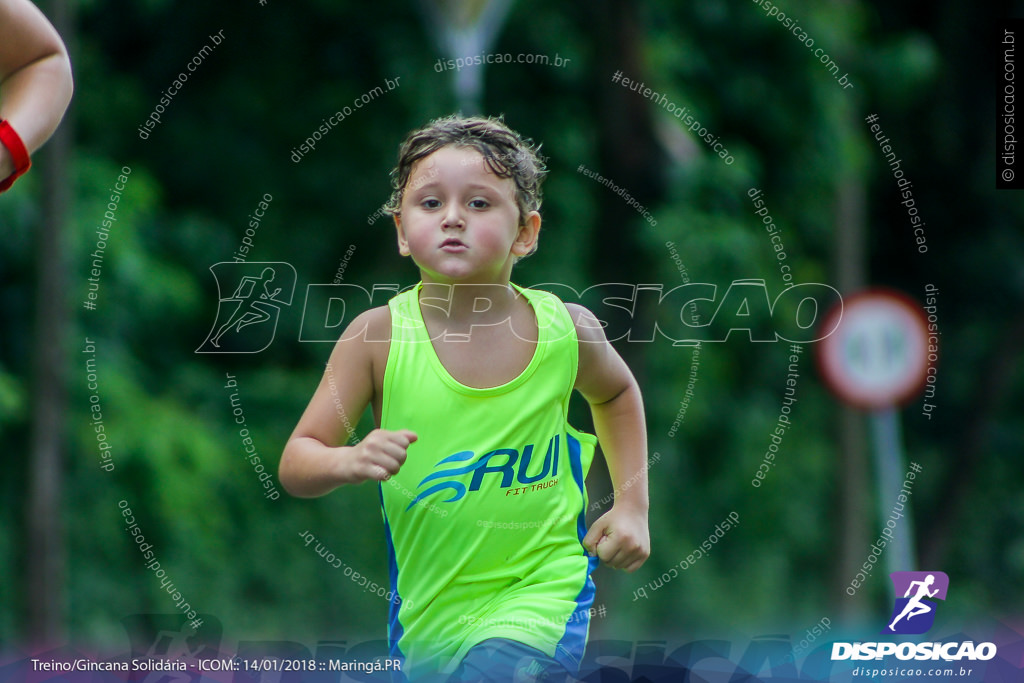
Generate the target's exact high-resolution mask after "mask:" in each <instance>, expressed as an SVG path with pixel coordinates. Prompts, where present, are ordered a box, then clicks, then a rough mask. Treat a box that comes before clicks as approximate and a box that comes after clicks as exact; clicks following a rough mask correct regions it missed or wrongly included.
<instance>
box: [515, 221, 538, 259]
mask: <svg viewBox="0 0 1024 683" xmlns="http://www.w3.org/2000/svg"><path fill="white" fill-rule="evenodd" d="M539 237H540V213H538V212H536V211H531V212H530V213H528V214H526V217H525V218H524V220H523V222H522V224H521V225H520V226H519V234H518V235H516V241H515V243H513V244H512V253H513V254H515V255H516V256H519V257H523V256H529V255H530V254H532V253H533V252H534V250H536V248H537V240H538V238H539Z"/></svg>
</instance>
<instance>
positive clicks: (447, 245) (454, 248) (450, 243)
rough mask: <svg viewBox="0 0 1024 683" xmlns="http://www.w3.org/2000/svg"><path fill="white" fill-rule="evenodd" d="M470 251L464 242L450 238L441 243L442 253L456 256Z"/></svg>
mask: <svg viewBox="0 0 1024 683" xmlns="http://www.w3.org/2000/svg"><path fill="white" fill-rule="evenodd" d="M466 249H469V247H467V246H466V245H465V244H464V243H463V242H460V241H459V240H457V239H454V238H449V239H446V240H445V241H444V242H441V251H444V252H448V253H449V254H455V253H459V252H462V251H465V250H466Z"/></svg>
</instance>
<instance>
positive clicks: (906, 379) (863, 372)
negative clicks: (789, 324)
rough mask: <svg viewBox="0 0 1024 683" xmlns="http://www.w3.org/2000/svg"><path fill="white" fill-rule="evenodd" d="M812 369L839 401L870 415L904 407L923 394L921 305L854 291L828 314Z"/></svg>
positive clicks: (890, 293)
mask: <svg viewBox="0 0 1024 683" xmlns="http://www.w3.org/2000/svg"><path fill="white" fill-rule="evenodd" d="M836 316H841V317H842V318H841V320H840V321H839V324H838V326H837V327H835V331H834V332H833V333H832V334H830V335H829V336H828V337H825V338H824V339H822V340H821V341H820V342H819V343H818V345H817V346H818V355H817V360H818V369H819V370H820V371H821V374H822V377H823V378H824V380H825V383H826V385H827V386H828V387H829V389H831V390H832V392H833V393H835V394H836V395H837V396H838V397H839V398H840V399H841V400H843V401H845V402H846V403H849V404H852V405H854V406H857V407H859V408H865V409H868V410H874V409H879V408H889V407H892V406H896V405H900V404H902V403H905V402H907V401H908V400H910V399H911V398H913V397H914V396H916V395H917V394H919V393H920V392H921V391H922V390H923V389H924V384H925V379H926V377H927V372H928V320H927V318H926V317H925V314H924V311H923V310H922V309H921V306H920V305H918V304H917V303H916V302H914V301H913V300H912V299H911V298H910V297H908V296H907V295H905V294H903V293H901V292H897V291H894V290H890V289H883V288H873V289H869V290H865V291H863V292H858V293H857V294H854V295H853V296H851V297H850V298H848V299H846V300H844V301H843V302H841V303H840V304H838V305H837V306H835V307H834V308H833V309H832V310H830V311H829V312H828V314H827V315H826V316H825V319H824V321H823V329H826V330H828V329H832V328H833V327H834V326H835V325H836V321H835V317H836Z"/></svg>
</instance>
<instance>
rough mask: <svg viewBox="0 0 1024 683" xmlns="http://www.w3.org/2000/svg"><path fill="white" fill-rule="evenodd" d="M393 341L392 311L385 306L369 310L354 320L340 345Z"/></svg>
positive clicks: (347, 328) (342, 337) (343, 334)
mask: <svg viewBox="0 0 1024 683" xmlns="http://www.w3.org/2000/svg"><path fill="white" fill-rule="evenodd" d="M390 340H391V311H390V310H389V309H388V307H387V306H386V305H385V306H375V307H374V308H370V309H367V310H365V311H363V312H362V313H360V314H359V315H357V316H356V317H355V318H353V319H352V322H350V323H349V324H348V327H346V328H345V331H344V332H342V333H341V337H340V338H339V339H338V343H339V344H341V343H345V342H358V341H364V342H370V341H390Z"/></svg>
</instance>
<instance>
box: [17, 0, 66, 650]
mask: <svg viewBox="0 0 1024 683" xmlns="http://www.w3.org/2000/svg"><path fill="white" fill-rule="evenodd" d="M70 4H71V3H70V2H68V0H54V2H53V3H52V4H51V8H52V11H51V21H52V22H53V24H54V26H55V27H56V29H57V31H58V33H60V34H61V36H62V37H63V38H64V40H65V43H66V44H67V45H68V46H69V49H70V47H71V43H70V40H69V39H70V38H71V31H72V18H71V11H72V10H71V7H70ZM40 156H41V161H40V163H39V165H38V169H37V170H38V172H39V174H40V180H41V181H42V187H43V206H42V221H41V224H40V225H39V230H38V232H37V233H36V243H35V251H36V278H37V280H36V287H35V291H36V298H35V322H34V325H33V336H34V339H35V344H34V348H35V355H34V357H33V359H32V387H33V391H32V427H31V437H30V438H31V457H32V460H31V464H30V467H29V496H28V566H27V569H28V581H27V584H28V596H27V610H28V630H27V632H28V636H29V641H30V643H31V644H32V646H34V647H49V646H53V645H57V644H60V643H61V642H62V641H63V640H64V637H65V630H64V629H65V622H66V614H65V612H66V599H65V573H66V567H65V549H64V527H63V523H62V520H61V512H62V507H61V489H62V478H63V450H64V443H65V439H64V437H65V432H66V429H65V416H66V394H67V390H66V382H67V372H66V361H67V355H66V354H65V348H66V343H65V342H66V333H67V330H68V327H69V323H70V311H69V310H68V306H67V298H66V296H65V292H66V291H67V287H66V282H65V273H66V272H67V268H66V266H67V257H66V254H65V244H64V236H63V235H64V232H65V230H66V226H67V217H68V215H69V205H70V194H71V193H70V156H71V122H70V121H69V120H68V119H67V118H65V120H64V123H63V124H62V125H61V126H60V128H58V129H57V132H56V133H55V134H54V135H53V137H52V138H51V139H50V141H49V142H48V143H47V145H46V147H45V148H44V149H43V151H42V153H41V155H40Z"/></svg>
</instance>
